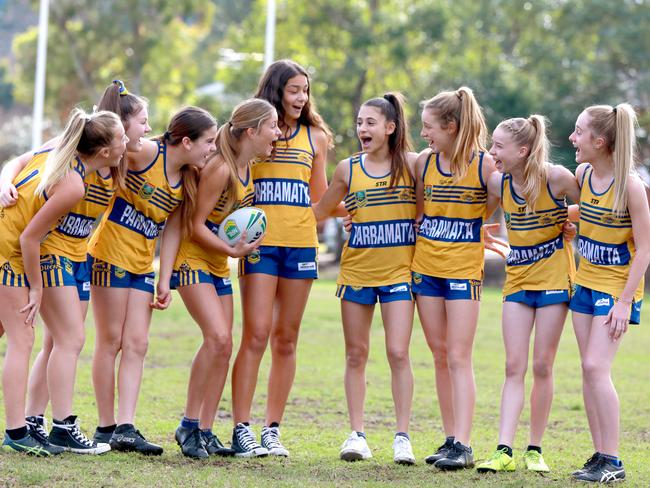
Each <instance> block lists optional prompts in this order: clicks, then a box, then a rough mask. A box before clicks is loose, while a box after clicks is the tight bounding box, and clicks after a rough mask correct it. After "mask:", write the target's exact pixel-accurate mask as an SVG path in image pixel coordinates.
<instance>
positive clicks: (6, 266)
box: [1, 261, 14, 273]
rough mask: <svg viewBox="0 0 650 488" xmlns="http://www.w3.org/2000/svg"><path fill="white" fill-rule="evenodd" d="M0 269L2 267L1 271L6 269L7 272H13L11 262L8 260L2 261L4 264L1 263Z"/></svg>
mask: <svg viewBox="0 0 650 488" xmlns="http://www.w3.org/2000/svg"><path fill="white" fill-rule="evenodd" d="M1 269H2V271H8V272H9V273H13V272H14V270H13V268H12V267H11V264H9V261H7V262H6V263H4V264H3V265H2V267H1Z"/></svg>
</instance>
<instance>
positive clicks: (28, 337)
mask: <svg viewBox="0 0 650 488" xmlns="http://www.w3.org/2000/svg"><path fill="white" fill-rule="evenodd" d="M7 342H8V344H10V345H11V347H12V349H14V350H16V351H21V352H24V353H27V354H30V353H31V352H32V348H33V347H34V329H33V328H32V327H29V326H26V327H19V328H17V330H16V331H12V333H11V334H7Z"/></svg>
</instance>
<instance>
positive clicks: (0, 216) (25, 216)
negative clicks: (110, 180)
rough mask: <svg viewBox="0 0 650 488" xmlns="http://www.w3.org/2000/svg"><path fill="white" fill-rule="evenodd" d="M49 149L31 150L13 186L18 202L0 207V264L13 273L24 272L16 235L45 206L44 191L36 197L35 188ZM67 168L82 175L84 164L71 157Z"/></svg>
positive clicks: (18, 238)
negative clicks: (30, 157)
mask: <svg viewBox="0 0 650 488" xmlns="http://www.w3.org/2000/svg"><path fill="white" fill-rule="evenodd" d="M50 153H51V150H46V151H42V152H38V153H35V154H34V156H33V157H32V159H31V161H29V163H27V165H26V166H25V167H24V168H23V170H22V171H21V172H20V173H18V176H16V178H15V179H14V186H15V187H16V190H18V201H17V202H16V204H15V205H13V206H11V207H7V208H3V207H0V266H5V265H7V263H8V265H9V266H11V269H12V270H13V272H14V273H15V274H22V273H24V272H25V270H24V267H23V258H22V251H21V249H20V234H22V232H23V231H24V230H25V227H27V224H29V222H30V220H32V218H33V217H34V215H36V213H37V212H38V211H39V210H40V209H41V208H42V207H43V205H45V202H46V201H47V198H48V197H47V194H44V196H37V195H36V194H35V191H36V188H37V187H38V185H39V183H40V182H41V176H42V175H43V170H44V168H45V162H46V161H47V158H48V155H49V154H50ZM71 168H72V170H73V171H76V172H77V173H79V175H81V177H82V178H84V177H85V175H86V170H85V167H84V165H83V164H82V163H81V161H79V159H75V161H74V162H72V163H71Z"/></svg>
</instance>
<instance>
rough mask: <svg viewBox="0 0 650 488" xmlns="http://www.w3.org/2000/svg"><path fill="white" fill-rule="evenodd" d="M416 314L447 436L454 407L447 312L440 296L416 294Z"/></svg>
mask: <svg viewBox="0 0 650 488" xmlns="http://www.w3.org/2000/svg"><path fill="white" fill-rule="evenodd" d="M416 303H417V308H418V316H419V317H420V322H421V323H422V330H423V332H424V337H425V338H426V341H427V344H428V345H429V349H430V350H431V352H432V354H433V362H434V365H435V370H436V392H437V394H438V404H439V406H440V416H441V417H442V427H443V429H444V430H445V435H446V436H447V437H449V436H453V435H454V408H453V405H452V399H451V377H450V376H449V367H448V365H447V312H446V310H445V300H444V298H441V297H426V296H422V295H417V296H416Z"/></svg>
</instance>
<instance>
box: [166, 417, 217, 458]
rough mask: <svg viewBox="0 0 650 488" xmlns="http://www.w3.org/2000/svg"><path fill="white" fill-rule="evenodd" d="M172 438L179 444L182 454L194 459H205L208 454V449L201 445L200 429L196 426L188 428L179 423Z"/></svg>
mask: <svg viewBox="0 0 650 488" xmlns="http://www.w3.org/2000/svg"><path fill="white" fill-rule="evenodd" d="M174 438H175V439H176V442H177V443H178V445H179V446H180V448H181V452H182V453H183V456H187V457H191V458H194V459H206V458H207V457H208V456H209V454H208V451H206V450H205V446H204V445H203V437H201V429H199V428H198V427H196V428H194V429H188V428H187V427H183V426H182V425H179V426H178V428H177V429H176V434H175V435H174Z"/></svg>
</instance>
